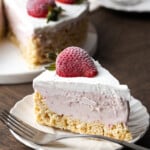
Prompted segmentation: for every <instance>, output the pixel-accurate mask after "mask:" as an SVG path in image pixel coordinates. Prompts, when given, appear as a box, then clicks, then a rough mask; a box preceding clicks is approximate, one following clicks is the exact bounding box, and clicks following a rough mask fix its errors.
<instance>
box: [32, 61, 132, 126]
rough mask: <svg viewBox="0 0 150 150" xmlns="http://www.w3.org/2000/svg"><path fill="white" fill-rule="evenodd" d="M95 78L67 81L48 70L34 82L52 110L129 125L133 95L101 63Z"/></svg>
mask: <svg viewBox="0 0 150 150" xmlns="http://www.w3.org/2000/svg"><path fill="white" fill-rule="evenodd" d="M95 64H96V66H97V69H98V72H99V73H98V75H97V76H96V77H93V78H86V77H75V78H64V77H59V76H58V75H56V73H55V71H45V72H43V73H42V74H41V75H40V76H38V77H37V78H35V79H34V80H33V88H34V90H35V91H38V92H40V93H41V94H42V96H43V98H44V99H45V102H46V103H47V105H48V107H49V108H50V110H52V111H54V112H56V113H57V114H60V115H62V114H64V115H67V116H71V117H73V118H76V119H80V120H82V121H87V122H91V121H101V122H103V123H105V124H114V123H118V122H119V123H120V122H123V123H126V122H127V119H128V115H129V107H128V101H129V100H130V92H129V89H128V87H127V86H126V85H120V84H119V82H118V80H117V79H116V78H115V77H113V76H112V75H111V74H110V73H109V72H108V71H107V70H106V69H104V68H103V67H102V66H101V65H100V64H99V63H98V62H95Z"/></svg>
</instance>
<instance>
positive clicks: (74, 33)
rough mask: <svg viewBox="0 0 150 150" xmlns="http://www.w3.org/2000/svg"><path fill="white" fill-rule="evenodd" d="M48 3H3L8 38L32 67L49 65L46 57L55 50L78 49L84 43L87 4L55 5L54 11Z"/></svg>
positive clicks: (32, 0) (44, 0)
mask: <svg viewBox="0 0 150 150" xmlns="http://www.w3.org/2000/svg"><path fill="white" fill-rule="evenodd" d="M51 1H53V2H54V0H51ZM51 1H48V0H21V1H20V0H13V1H12V0H5V1H4V6H5V11H6V16H7V19H8V24H9V28H10V32H11V34H10V35H9V36H10V38H11V39H12V41H14V42H15V43H16V44H17V45H18V46H19V48H20V49H21V52H22V54H23V56H24V58H25V59H26V60H27V62H28V63H29V64H31V65H39V64H43V63H47V62H50V61H51V59H50V58H51V57H49V55H50V54H51V53H53V52H54V53H55V50H61V49H64V48H65V47H67V46H70V45H78V46H79V45H80V46H81V45H82V44H83V43H84V42H85V40H86V36H87V29H88V21H87V14H88V2H87V1H83V2H82V3H74V4H65V3H61V2H59V1H56V6H57V7H54V6H55V5H54V4H53V2H52V3H51ZM75 1H77V0H75ZM49 3H50V4H49ZM40 6H42V7H40ZM37 8H38V10H37ZM41 8H42V10H39V9H41ZM60 8H61V10H62V11H61V13H60V12H59V11H60ZM43 9H44V10H43ZM58 12H59V16H58ZM46 16H48V20H49V22H47V19H46Z"/></svg>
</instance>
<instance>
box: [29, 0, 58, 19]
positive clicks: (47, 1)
mask: <svg viewBox="0 0 150 150" xmlns="http://www.w3.org/2000/svg"><path fill="white" fill-rule="evenodd" d="M55 6H56V4H55V0H28V2H27V12H28V14H29V15H30V16H33V17H37V18H44V17H47V15H48V12H49V9H51V8H54V7H55Z"/></svg>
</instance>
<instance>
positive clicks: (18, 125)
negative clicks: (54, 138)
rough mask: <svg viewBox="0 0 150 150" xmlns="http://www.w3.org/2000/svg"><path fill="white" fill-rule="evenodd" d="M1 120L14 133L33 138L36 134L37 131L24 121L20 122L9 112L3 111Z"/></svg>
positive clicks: (0, 115)
mask: <svg viewBox="0 0 150 150" xmlns="http://www.w3.org/2000/svg"><path fill="white" fill-rule="evenodd" d="M0 120H1V121H2V122H3V123H4V124H5V125H6V126H7V127H8V128H9V129H11V130H12V131H14V132H15V133H16V134H18V135H20V136H22V137H26V138H28V139H29V138H32V137H33V136H34V134H35V129H34V128H33V127H31V126H29V125H28V124H26V123H24V122H23V121H21V120H19V119H18V118H17V117H15V116H14V115H12V114H10V113H9V112H8V111H7V110H3V111H2V112H1V114H0Z"/></svg>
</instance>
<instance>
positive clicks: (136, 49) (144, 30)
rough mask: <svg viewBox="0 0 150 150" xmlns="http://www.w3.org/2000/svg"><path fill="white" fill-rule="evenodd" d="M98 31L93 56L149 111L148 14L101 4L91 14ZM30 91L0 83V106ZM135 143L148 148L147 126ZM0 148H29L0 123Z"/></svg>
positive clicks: (9, 104) (7, 105)
mask: <svg viewBox="0 0 150 150" xmlns="http://www.w3.org/2000/svg"><path fill="white" fill-rule="evenodd" d="M90 20H91V22H92V23H93V24H94V25H95V27H96V29H97V33H98V48H97V52H96V54H95V58H96V59H97V60H99V62H100V63H101V64H102V65H103V66H104V67H106V68H107V69H108V70H109V71H110V72H111V73H112V74H113V75H114V76H116V77H117V78H118V79H119V80H120V82H121V83H122V84H127V85H128V86H129V88H130V89H131V93H132V95H133V96H134V97H136V98H138V99H140V100H141V101H142V103H143V104H144V105H145V106H146V107H147V109H148V111H149V112H150V66H149V65H150V14H130V13H123V12H116V11H112V10H107V9H104V8H100V9H99V10H98V11H96V12H94V13H92V14H91V16H90ZM31 93H33V89H32V84H31V83H28V84H20V85H1V86H0V110H1V109H4V108H5V109H7V110H9V109H10V108H11V107H12V106H13V105H14V104H15V103H16V102H17V101H18V100H20V99H22V98H23V97H24V96H26V95H28V94H31ZM137 144H139V145H143V146H146V147H149V148H150V129H149V130H148V132H147V133H146V134H145V136H144V137H143V138H142V139H140V140H139V141H138V142H137ZM0 149H1V150H30V148H27V147H25V146H24V145H23V144H21V143H19V142H18V141H17V140H16V139H15V138H14V137H13V136H12V135H11V134H10V132H9V131H8V129H7V128H6V127H5V126H4V125H3V124H2V123H0Z"/></svg>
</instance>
